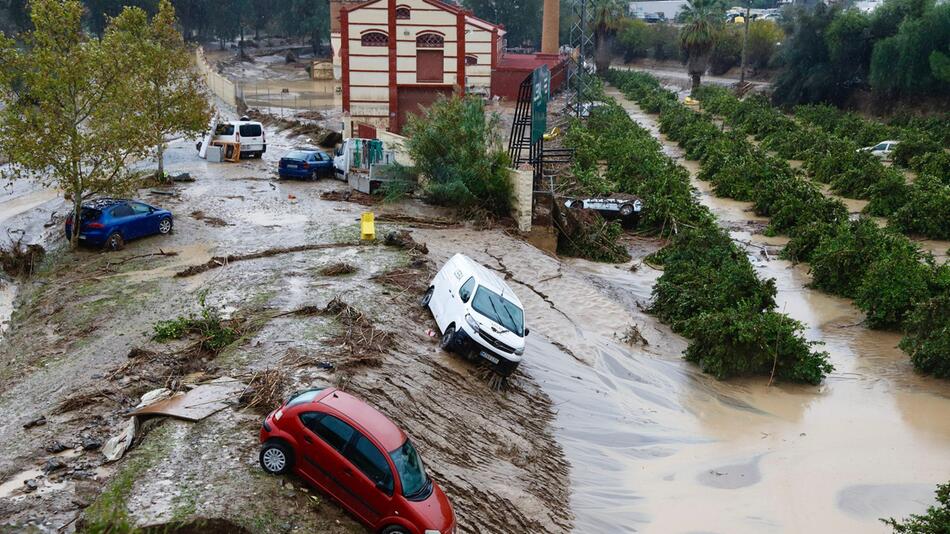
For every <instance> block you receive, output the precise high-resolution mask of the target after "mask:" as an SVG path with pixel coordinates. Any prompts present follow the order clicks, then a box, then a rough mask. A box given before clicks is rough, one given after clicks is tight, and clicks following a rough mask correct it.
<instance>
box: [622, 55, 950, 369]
mask: <svg viewBox="0 0 950 534" xmlns="http://www.w3.org/2000/svg"><path fill="white" fill-rule="evenodd" d="M645 76H647V77H648V76H649V75H645V74H637V75H633V76H632V75H630V74H627V73H621V72H611V81H612V82H613V83H615V84H616V85H618V86H619V87H620V89H621V90H622V91H623V92H624V93H625V94H626V95H628V96H629V97H630V98H633V99H635V100H642V101H645V102H657V101H662V102H665V104H664V105H662V106H660V107H659V110H658V111H659V113H660V124H661V131H663V132H664V133H665V134H666V135H667V136H668V137H669V138H670V139H672V140H674V141H676V142H678V143H679V144H680V146H681V147H683V148H684V149H685V150H686V151H687V152H688V153H689V152H691V154H687V157H691V158H692V157H696V158H698V159H699V160H700V163H701V176H702V177H703V178H704V179H707V180H709V181H711V182H712V183H713V185H714V187H715V190H716V192H717V194H723V195H728V196H731V197H732V198H737V199H742V200H748V201H752V202H753V203H754V209H755V211H756V213H758V214H761V215H765V216H768V217H770V218H771V222H770V225H769V230H770V231H772V232H782V233H786V234H788V235H790V236H791V237H792V239H791V241H790V242H789V244H788V245H787V247H786V248H785V250H784V251H783V255H784V256H785V257H788V258H790V259H793V260H798V261H807V262H809V263H810V264H811V267H812V272H813V284H814V285H815V287H817V288H819V289H822V290H824V291H827V292H829V293H833V294H837V295H842V296H846V297H850V298H853V299H854V301H855V304H856V305H857V306H858V307H859V308H861V309H862V310H863V311H864V312H865V313H866V315H867V322H868V325H869V326H870V327H872V328H903V329H904V331H905V337H904V339H903V341H902V342H901V347H902V348H903V349H904V350H905V351H907V352H908V353H909V354H910V355H911V359H912V361H913V363H914V365H915V366H916V367H917V368H918V369H920V370H922V371H924V372H928V373H932V374H934V375H936V376H943V377H946V376H948V375H950V350H947V348H948V347H950V319H948V318H947V313H946V312H947V311H948V310H947V305H948V303H950V268H948V267H947V266H946V265H944V266H939V267H938V266H936V265H935V264H934V261H933V259H932V257H931V256H929V254H924V253H922V252H921V251H920V250H919V249H918V248H917V246H916V245H915V244H914V243H912V242H911V241H910V240H909V239H907V238H906V237H904V236H902V235H900V234H898V233H896V232H894V231H893V230H891V229H882V228H880V227H878V226H877V225H876V224H875V223H874V221H873V220H871V219H867V218H861V219H858V220H856V221H849V220H848V217H847V214H846V212H845V210H844V207H843V206H842V205H841V203H840V202H838V201H836V200H832V199H828V198H827V197H825V196H824V195H822V194H821V192H820V191H818V190H817V189H816V187H815V186H814V185H813V184H812V183H811V182H809V181H807V180H804V179H802V178H801V177H800V176H798V175H797V174H796V173H795V172H793V171H792V170H791V169H790V168H789V167H788V166H787V164H786V165H783V163H785V162H783V161H779V160H776V159H775V158H771V157H770V156H768V155H767V154H765V153H764V152H763V150H761V149H759V148H757V147H755V146H754V145H753V144H752V143H750V142H748V140H747V139H746V138H745V132H746V131H744V130H743V128H738V129H737V130H738V131H734V132H722V131H720V130H719V129H718V128H716V127H715V124H714V123H713V122H712V118H711V117H710V116H709V115H707V114H705V113H701V112H696V111H693V110H691V109H689V108H688V107H687V106H685V105H683V104H680V103H678V102H677V101H675V100H670V99H668V98H666V97H659V96H656V95H650V93H651V92H665V91H664V90H663V89H662V88H660V87H659V85H658V84H654V83H651V82H650V81H649V80H645V79H644V77H645ZM710 94H711V98H708V99H707V98H706V96H707V95H710ZM730 97H731V95H730ZM701 98H703V99H704V100H703V103H704V107H705V108H706V109H711V108H712V109H711V110H712V111H713V112H714V113H716V114H720V113H721V114H723V115H724V116H727V117H739V116H742V115H744V119H745V120H744V121H743V122H742V123H741V124H742V126H744V127H747V128H749V129H752V130H755V131H764V130H766V129H769V128H771V126H770V125H768V124H767V121H764V120H762V119H761V117H762V114H761V113H760V112H757V111H754V110H752V111H750V108H751V106H749V107H745V108H743V107H741V106H739V105H737V103H735V102H732V101H730V99H726V98H723V97H722V95H720V94H716V92H709V93H706V94H705V95H704V94H703V92H701ZM733 100H734V99H733ZM729 108H731V109H729ZM727 120H728V119H727ZM710 126H711V127H712V128H710ZM922 164H923V163H922ZM940 164H941V163H935V165H940ZM918 182H920V184H919V185H918V184H914V186H908V185H907V184H905V183H904V181H903V178H902V177H901V180H900V184H901V186H902V187H904V188H905V191H904V192H903V193H902V194H905V195H907V201H906V202H905V203H904V204H903V205H902V206H901V207H900V208H899V209H898V210H897V212H898V213H899V212H900V210H907V211H908V212H910V211H912V210H914V209H916V208H917V206H920V211H924V212H926V211H928V210H929V209H930V208H928V207H927V206H926V203H927V202H928V201H929V200H928V199H932V198H934V197H936V196H937V195H936V194H934V193H933V192H931V194H930V195H929V196H928V198H922V197H921V198H915V199H914V200H911V195H913V194H914V193H913V192H912V191H911V190H913V191H914V192H917V191H925V190H926V189H925V187H946V186H944V185H943V184H940V183H939V181H937V180H936V179H928V178H925V177H921V178H919V179H918ZM928 184H929V185H928ZM913 215H914V214H913V213H908V215H907V216H908V217H909V218H910V219H912V220H918V221H919V220H921V219H920V218H919V217H917V218H916V219H915V218H914V216H913ZM706 240H707V241H710V242H711V240H710V239H709V237H708V236H707V237H706ZM667 256H668V257H673V255H672V254H668V255H667ZM697 265H698V266H699V267H703V266H706V267H709V268H711V269H721V267H717V266H715V265H709V264H697ZM694 267H695V265H694ZM667 270H669V267H667ZM664 276H667V273H666V272H664ZM657 287H660V284H658V286H657ZM741 289H742V286H741V285H740V286H737V287H729V288H727V290H729V291H732V292H733V293H734V294H736V295H737V300H739V299H741V300H742V301H743V302H756V303H758V304H759V305H761V304H762V298H761V294H750V293H749V292H748V291H746V292H745V293H743V292H742V290H741ZM660 295H664V294H663V293H660ZM750 295H758V300H756V299H755V298H751V297H750ZM701 298H704V299H705V298H709V297H708V296H707V295H702V296H701ZM667 299H668V300H669V299H672V297H667ZM664 302H665V301H664ZM714 304H715V301H714ZM693 305H694V306H695V305H696V304H693ZM667 306H668V305H666V304H664V305H663V309H667ZM754 307H755V306H751V307H750V309H754ZM681 308H682V306H680V307H674V308H672V309H673V310H674V311H675V310H677V309H681ZM670 313H672V312H670ZM941 313H943V315H941ZM676 317H677V316H675V315H674V316H670V317H667V319H668V320H669V321H671V323H672V324H673V325H674V328H676V327H677V324H678V323H677V322H676V320H677V319H676ZM744 320H746V317H744V316H735V317H733V321H734V322H735V323H738V324H742V323H743V321H744ZM762 320H765V319H762ZM681 322H682V325H681V326H679V327H680V328H682V329H684V330H688V331H689V333H690V334H692V335H699V334H698V333H697V332H696V331H695V328H696V327H695V326H693V325H692V324H691V323H689V321H688V320H687V321H682V320H681ZM703 324H704V325H715V324H716V322H715V321H714V320H712V319H711V318H707V320H706V321H705V322H704V323H703ZM760 326H762V325H760ZM717 343H719V344H720V345H721V346H729V343H727V342H726V341H725V340H718V341H717Z"/></svg>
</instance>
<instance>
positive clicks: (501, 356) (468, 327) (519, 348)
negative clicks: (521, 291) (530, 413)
mask: <svg viewBox="0 0 950 534" xmlns="http://www.w3.org/2000/svg"><path fill="white" fill-rule="evenodd" d="M422 305H423V306H428V307H429V309H430V310H431V311H432V316H433V317H435V322H436V324H438V325H439V331H440V332H441V333H442V341H441V343H440V346H441V347H442V349H444V350H447V351H449V352H457V353H460V354H463V355H465V356H468V357H471V358H476V357H477V358H480V359H482V360H484V361H486V362H488V363H489V364H491V367H492V369H494V370H495V372H496V373H498V374H500V375H502V376H508V375H510V374H511V373H512V372H514V370H515V368H517V367H518V364H519V363H521V357H522V355H523V354H524V345H525V343H524V342H525V336H527V335H528V328H527V327H526V326H525V322H524V307H523V306H522V305H521V301H520V300H518V297H517V296H515V293H514V291H512V290H511V288H510V287H508V284H506V283H505V282H504V281H503V280H502V279H501V278H499V277H498V276H496V275H495V273H493V272H491V271H489V270H488V269H486V268H485V267H484V266H482V265H479V264H478V263H475V262H474V261H472V259H471V258H469V257H468V256H465V255H463V254H456V255H455V256H452V258H450V259H449V261H447V262H446V263H445V265H443V266H442V269H441V270H440V271H439V273H438V274H437V275H435V278H434V279H433V280H432V284H431V285H430V286H429V289H428V290H427V291H426V294H425V296H424V297H423V298H422Z"/></svg>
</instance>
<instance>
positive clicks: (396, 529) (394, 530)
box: [380, 525, 409, 534]
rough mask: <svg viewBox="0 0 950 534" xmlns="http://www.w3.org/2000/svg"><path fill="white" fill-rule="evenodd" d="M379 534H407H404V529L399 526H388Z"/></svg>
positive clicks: (406, 533) (405, 533)
mask: <svg viewBox="0 0 950 534" xmlns="http://www.w3.org/2000/svg"><path fill="white" fill-rule="evenodd" d="M380 534H409V533H408V532H406V529H404V528H402V527H400V526H399V525H389V526H388V527H386V528H384V529H383V530H382V531H381V532H380Z"/></svg>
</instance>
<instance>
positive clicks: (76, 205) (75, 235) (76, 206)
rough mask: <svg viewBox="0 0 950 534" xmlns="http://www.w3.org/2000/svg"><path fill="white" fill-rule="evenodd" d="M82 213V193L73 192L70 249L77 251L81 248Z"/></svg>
mask: <svg viewBox="0 0 950 534" xmlns="http://www.w3.org/2000/svg"><path fill="white" fill-rule="evenodd" d="M81 213H82V193H81V192H78V191H74V192H73V213H72V218H73V229H72V235H71V236H69V248H70V249H71V250H76V249H77V248H79V223H80V217H79V216H80V214H81Z"/></svg>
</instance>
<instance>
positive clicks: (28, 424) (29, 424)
mask: <svg viewBox="0 0 950 534" xmlns="http://www.w3.org/2000/svg"><path fill="white" fill-rule="evenodd" d="M45 424H46V416H45V415H41V416H39V417H37V418H36V419H31V420H29V421H27V422H26V424H24V425H23V428H33V427H35V426H43V425H45Z"/></svg>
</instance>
